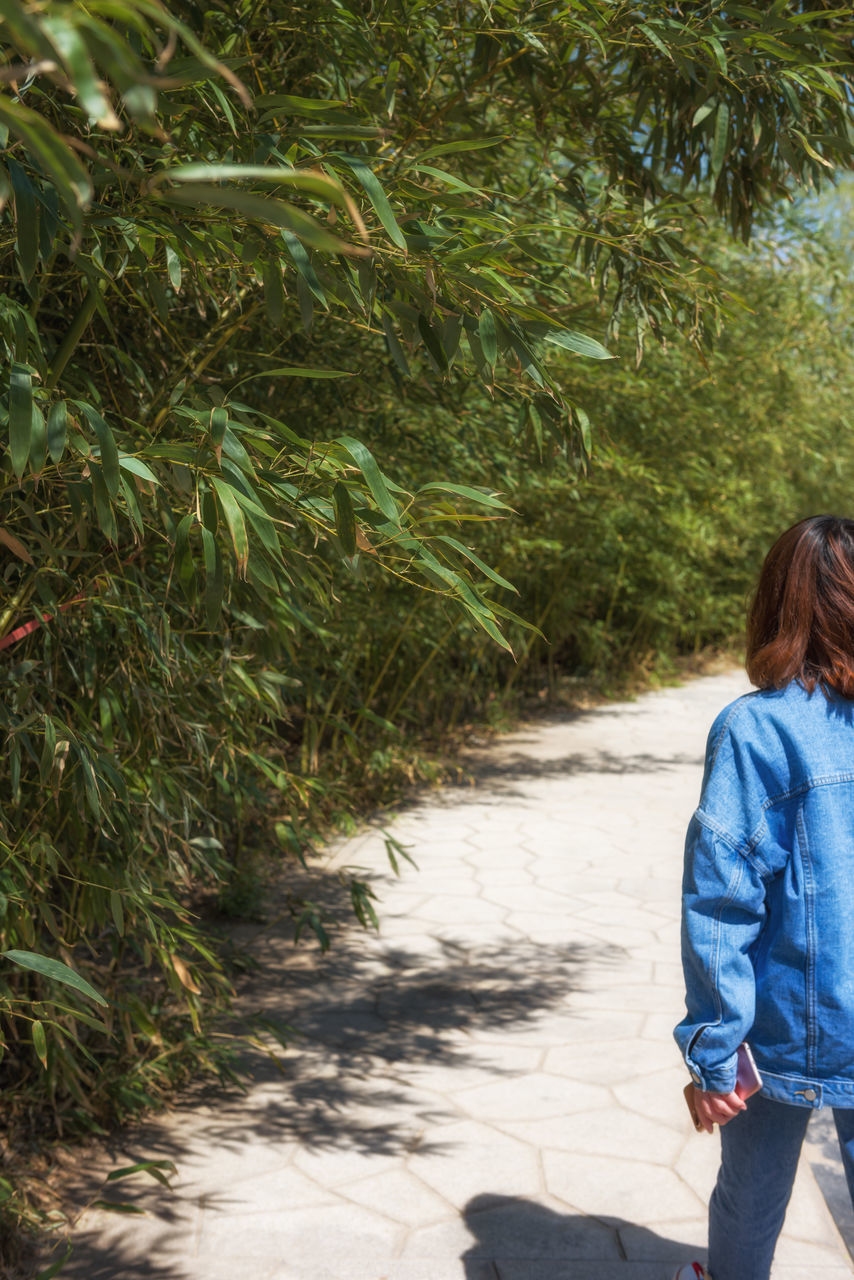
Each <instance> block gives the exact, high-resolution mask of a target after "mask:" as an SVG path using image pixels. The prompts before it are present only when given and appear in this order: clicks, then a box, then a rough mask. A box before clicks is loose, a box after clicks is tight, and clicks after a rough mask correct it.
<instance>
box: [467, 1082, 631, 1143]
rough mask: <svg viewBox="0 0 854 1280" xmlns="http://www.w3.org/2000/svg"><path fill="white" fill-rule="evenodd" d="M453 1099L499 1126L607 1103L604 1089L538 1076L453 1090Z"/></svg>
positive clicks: (480, 1117) (475, 1114)
mask: <svg viewBox="0 0 854 1280" xmlns="http://www.w3.org/2000/svg"><path fill="white" fill-rule="evenodd" d="M453 1096H454V1100H455V1102H456V1103H457V1106H459V1107H461V1108H463V1109H464V1110H465V1111H467V1112H468V1113H469V1114H470V1115H472V1116H476V1117H478V1118H479V1119H485V1120H495V1121H502V1122H503V1121H506V1120H517V1121H527V1120H538V1119H542V1118H545V1117H548V1116H562V1115H565V1114H566V1112H568V1111H584V1110H587V1109H589V1108H593V1107H602V1106H605V1105H606V1104H607V1103H608V1101H609V1098H608V1093H607V1091H606V1090H605V1089H600V1088H597V1087H596V1086H595V1085H589V1084H579V1083H578V1082H576V1081H572V1082H570V1081H567V1080H560V1079H558V1078H557V1077H556V1076H551V1075H545V1074H543V1073H538V1072H534V1073H531V1074H530V1075H526V1076H520V1077H517V1078H516V1079H508V1080H497V1081H496V1082H495V1083H494V1084H487V1085H481V1086H480V1087H476V1088H474V1089H460V1090H455V1091H454V1095H453ZM517 1136H519V1137H521V1136H523V1135H522V1134H517Z"/></svg>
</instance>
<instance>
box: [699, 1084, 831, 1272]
mask: <svg viewBox="0 0 854 1280" xmlns="http://www.w3.org/2000/svg"><path fill="white" fill-rule="evenodd" d="M810 1114H811V1109H810V1108H809V1107H793V1106H790V1105H789V1104H788V1103H785V1102H773V1101H772V1100H771V1099H770V1098H764V1097H763V1096H762V1094H759V1093H757V1094H755V1095H754V1097H752V1098H750V1099H749V1101H748V1103H747V1110H746V1111H743V1112H742V1113H741V1114H740V1115H738V1116H736V1117H735V1119H734V1120H730V1122H729V1124H726V1125H724V1126H723V1128H722V1129H721V1167H720V1171H719V1172H718V1181H717V1185H716V1186H715V1189H714V1191H713V1192H712V1198H711V1201H710V1202H709V1267H708V1269H709V1271H710V1273H711V1275H712V1277H713V1280H768V1277H769V1275H770V1274H771V1261H772V1259H773V1257H774V1248H775V1246H776V1244H777V1237H778V1236H779V1234H780V1231H781V1230H782V1227H783V1219H784V1217H785V1216H786V1206H787V1205H788V1203H789V1197H790V1196H791V1194H792V1183H793V1182H794V1180H795V1170H796V1169H797V1167H798V1156H799V1155H800V1151H801V1144H802V1143H803V1140H804V1134H805V1133H806V1128H807V1122H808V1120H809V1118H810ZM833 1118H834V1120H835V1121H836V1132H837V1136H838V1138H839V1146H840V1149H841V1151H842V1164H843V1167H844V1169H845V1177H846V1179H847V1182H848V1191H849V1194H850V1195H851V1199H852V1202H853V1203H854V1109H848V1108H844V1109H843V1108H840V1107H835V1108H834V1110H833Z"/></svg>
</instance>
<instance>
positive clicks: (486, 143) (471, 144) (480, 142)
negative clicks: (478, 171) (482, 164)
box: [413, 134, 507, 165]
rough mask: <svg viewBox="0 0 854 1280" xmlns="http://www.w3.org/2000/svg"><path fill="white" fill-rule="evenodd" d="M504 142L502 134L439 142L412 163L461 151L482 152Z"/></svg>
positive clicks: (504, 138)
mask: <svg viewBox="0 0 854 1280" xmlns="http://www.w3.org/2000/svg"><path fill="white" fill-rule="evenodd" d="M506 141H507V139H506V137H505V136H504V134H497V135H494V136H493V137H490V138H461V139H459V140H458V141H457V142H440V143H438V144H437V145H436V146H435V147H428V148H427V150H426V151H422V152H421V154H420V155H419V156H418V157H417V158H416V159H415V160H414V161H413V163H414V164H416V165H419V164H421V162H422V161H423V160H430V159H432V158H433V157H434V156H450V155H458V154H459V153H460V152H461V151H483V150H484V149H485V148H486V147H497V146H498V144H499V143H501V142H506Z"/></svg>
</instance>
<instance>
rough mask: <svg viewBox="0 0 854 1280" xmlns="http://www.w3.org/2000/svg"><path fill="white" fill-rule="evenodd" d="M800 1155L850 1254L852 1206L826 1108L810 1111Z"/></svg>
mask: <svg viewBox="0 0 854 1280" xmlns="http://www.w3.org/2000/svg"><path fill="white" fill-rule="evenodd" d="M804 1155H806V1156H807V1157H808V1159H809V1162H810V1168H811V1169H812V1172H813V1176H814V1177H815V1180H816V1182H817V1183H818V1186H819V1190H820V1191H821V1193H822V1195H823V1196H824V1198H825V1201H826V1203H827V1207H828V1209H829V1210H830V1212H831V1214H832V1215H833V1219H834V1221H835V1222H836V1226H837V1229H838V1231H839V1234H840V1235H841V1236H842V1239H843V1240H844V1242H845V1247H846V1248H847V1250H848V1252H849V1254H850V1255H851V1257H852V1258H854V1207H852V1204H851V1196H850V1194H849V1192H848V1183H847V1182H846V1179H845V1173H844V1171H843V1168H842V1163H841V1160H840V1154H839V1140H838V1138H837V1136H836V1125H835V1124H834V1123H833V1115H832V1112H831V1111H830V1109H829V1108H828V1109H824V1110H821V1111H814V1112H813V1114H812V1115H811V1116H810V1122H809V1125H808V1126H807V1139H806V1144H805V1150H804Z"/></svg>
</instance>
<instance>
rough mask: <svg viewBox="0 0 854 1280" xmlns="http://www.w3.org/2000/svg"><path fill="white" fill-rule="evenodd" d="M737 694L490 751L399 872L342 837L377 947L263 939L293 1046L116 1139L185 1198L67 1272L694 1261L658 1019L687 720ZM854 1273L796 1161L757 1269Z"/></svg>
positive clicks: (591, 1268) (502, 1270) (88, 1250)
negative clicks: (373, 893) (169, 1175)
mask: <svg viewBox="0 0 854 1280" xmlns="http://www.w3.org/2000/svg"><path fill="white" fill-rule="evenodd" d="M745 687H746V686H745V682H744V678H743V677H742V676H740V675H738V674H730V675H725V676H716V677H712V678H707V679H703V680H698V681H695V682H693V683H691V684H689V685H686V686H685V687H683V688H679V689H668V690H665V691H663V692H658V693H654V694H650V695H647V696H645V697H643V698H641V699H639V700H638V701H637V702H633V703H624V704H619V705H609V706H604V707H601V708H600V709H598V710H595V711H591V712H587V713H584V714H581V715H578V716H575V717H573V718H566V719H554V720H552V721H548V722H544V723H539V724H536V725H531V726H528V727H526V728H524V729H522V730H520V731H518V732H516V733H514V734H513V735H511V736H508V737H506V738H504V739H502V740H501V741H500V742H499V743H498V744H497V745H496V746H494V747H492V748H490V749H489V750H488V751H486V752H484V754H483V756H482V758H481V759H480V760H479V762H478V771H479V778H480V781H479V783H478V785H477V786H474V787H460V788H448V789H446V790H443V791H441V792H439V793H437V794H435V795H432V796H429V797H426V798H425V799H424V800H423V801H421V802H420V803H418V804H417V805H416V806H414V807H412V808H410V809H408V810H407V811H405V812H403V813H401V815H400V816H399V817H398V819H397V820H396V822H395V823H394V826H393V831H394V834H395V836H396V837H397V839H399V840H400V841H402V842H403V843H405V844H407V845H408V846H409V847H410V852H411V853H412V854H413V856H414V857H415V859H416V861H417V862H418V865H419V868H420V869H419V870H418V871H417V872H416V871H413V870H411V869H407V870H406V871H404V874H403V876H402V878H401V879H400V880H395V879H394V877H393V876H391V875H389V874H388V871H387V862H386V858H385V852H384V848H383V843H382V838H381V836H380V835H379V834H378V833H377V832H374V831H369V832H368V833H366V834H364V835H362V836H360V837H358V838H356V839H353V840H350V841H347V842H346V843H342V844H341V845H340V846H339V847H338V848H337V850H336V852H335V855H334V864H333V865H343V864H347V865H353V864H356V865H359V866H361V867H365V868H367V869H369V870H370V871H371V872H372V873H373V874H375V875H376V877H377V884H378V887H379V889H380V893H381V897H382V899H383V902H382V909H381V918H382V931H381V934H380V936H379V937H378V938H372V937H366V936H364V935H361V934H359V935H355V934H354V935H352V936H351V937H350V938H349V940H348V941H346V942H344V943H341V944H339V945H338V946H337V947H336V949H335V950H334V952H333V953H331V954H330V955H329V956H328V957H326V958H323V959H318V958H317V957H316V956H315V955H314V954H313V953H312V952H308V951H304V952H303V953H301V956H300V957H299V959H298V962H297V964H296V965H294V964H293V963H292V957H290V953H289V947H290V944H289V943H288V942H286V940H285V938H284V935H283V936H282V937H276V936H273V935H272V934H271V933H270V932H269V931H266V932H262V933H260V934H259V935H258V939H257V940H256V943H255V950H256V954H257V955H258V957H259V959H261V960H262V961H263V963H264V969H263V971H262V973H261V975H260V976H259V977H257V978H256V979H253V985H252V992H251V1002H252V1004H253V1007H257V1006H258V1005H259V1003H262V1004H264V1005H265V1006H266V1007H268V1008H269V1010H270V1011H271V1012H273V1011H275V1012H276V1013H277V1014H280V1015H284V1016H286V1017H288V1018H289V1019H290V1020H291V1021H292V1023H293V1024H294V1025H295V1027H297V1028H298V1029H299V1030H300V1031H301V1032H302V1033H303V1035H304V1037H305V1038H304V1040H303V1041H302V1043H300V1044H299V1045H297V1046H295V1047H294V1049H293V1051H292V1052H291V1053H290V1054H289V1055H287V1057H288V1061H287V1072H286V1074H285V1075H284V1076H282V1075H280V1074H278V1073H277V1072H276V1071H275V1070H274V1069H273V1068H272V1066H265V1065H264V1064H263V1063H262V1062H259V1064H258V1068H257V1071H256V1073H255V1080H254V1083H253V1084H252V1086H251V1087H250V1089H249V1091H248V1093H247V1094H246V1095H245V1096H240V1095H237V1094H231V1095H229V1096H228V1097H226V1098H223V1099H216V1100H213V1101H211V1100H208V1101H206V1102H205V1103H204V1105H194V1106H188V1107H186V1108H183V1109H180V1110H177V1111H176V1112H174V1113H173V1114H171V1115H170V1116H169V1117H167V1118H166V1119H165V1120H164V1121H163V1122H162V1123H160V1124H159V1125H156V1126H152V1127H150V1128H149V1130H148V1131H147V1134H146V1135H145V1139H144V1141H145V1145H144V1147H143V1139H141V1138H140V1137H139V1136H137V1137H136V1138H135V1139H133V1140H132V1141H130V1142H129V1145H128V1146H127V1147H126V1148H125V1151H124V1154H125V1155H127V1156H129V1157H131V1158H134V1159H139V1158H141V1156H142V1155H143V1154H147V1155H149V1156H151V1157H160V1158H169V1159H173V1160H174V1161H175V1162H176V1164H177V1165H178V1168H179V1178H178V1180H177V1189H176V1193H175V1194H174V1195H173V1196H172V1197H169V1196H164V1195H163V1193H162V1192H160V1191H156V1192H154V1191H153V1192H152V1193H151V1195H150V1196H149V1195H148V1193H147V1192H146V1193H145V1194H144V1195H142V1194H141V1195H140V1202H141V1203H145V1204H147V1205H148V1206H149V1207H150V1209H151V1212H150V1214H149V1216H147V1217H145V1218H127V1217H121V1218H119V1217H116V1216H111V1215H107V1214H104V1213H98V1212H92V1213H89V1214H88V1216H87V1217H86V1218H85V1219H84V1221H83V1223H82V1225H81V1230H80V1231H79V1233H78V1244H77V1251H76V1254H75V1257H74V1259H73V1260H72V1263H71V1264H70V1266H69V1268H68V1272H67V1274H68V1275H69V1276H73V1277H79V1278H80V1280H83V1278H84V1277H85V1280H107V1278H108V1277H109V1278H111V1280H112V1278H114V1277H115V1278H116V1280H118V1278H119V1277H121V1278H122V1280H142V1277H150V1278H151V1280H242V1278H243V1277H247V1278H249V1277H251V1280H381V1278H382V1280H612V1278H614V1280H616V1278H625V1280H669V1277H670V1275H671V1274H672V1270H673V1269H674V1268H675V1264H676V1262H680V1261H685V1260H687V1259H690V1258H691V1257H693V1256H696V1255H697V1253H698V1251H701V1250H702V1246H703V1242H704V1235H705V1200H706V1197H707V1195H708V1192H709V1190H710V1186H711V1181H712V1178H713V1176H714V1171H715V1166H716V1147H717V1139H716V1138H715V1139H711V1138H707V1137H705V1136H698V1135H695V1134H694V1132H693V1130H692V1129H691V1126H690V1122H689V1120H688V1117H687V1113H686V1112H685V1109H684V1103H683V1100H682V1097H681V1088H682V1084H683V1083H684V1071H683V1068H682V1067H681V1064H680V1062H679V1060H678V1056H677V1053H676V1050H675V1047H674V1045H673V1042H672V1040H671V1034H670V1033H671V1027H672V1025H673V1023H674V1022H675V1021H676V1020H677V1018H678V1017H679V1015H680V1011H681V1007H682V990H681V975H680V969H679V963H678V960H679V955H678V914H679V879H680V870H681V848H682V838H683V832H684V828H685V825H686V823H687V819H688V817H689V815H690V812H691V810H692V808H693V806H694V804H695V802H696V797H697V793H698V788H699V781H700V768H701V759H702V752H703V745H704V740H705V734H706V730H707V728H708V725H709V724H710V722H711V720H712V718H713V716H714V714H715V713H716V711H717V710H718V709H719V708H720V707H721V706H722V705H723V704H724V703H725V702H727V701H728V700H730V699H731V698H733V697H735V696H736V695H737V694H738V693H740V692H742V691H743V690H744V688H745ZM286 959H287V964H286ZM249 999H250V997H249V996H247V1000H249ZM828 1176H829V1177H830V1176H831V1175H828ZM123 1194H125V1192H124V1191H123ZM851 1274H852V1269H851V1266H850V1264H849V1262H848V1260H847V1255H846V1253H845V1250H844V1248H843V1246H842V1242H841V1240H840V1237H839V1235H838V1233H837V1231H836V1228H835V1227H834V1225H833V1222H832V1219H831V1218H830V1215H829V1213H828V1211H827V1209H826V1207H825V1204H824V1200H823V1199H822V1196H821V1194H820V1192H819V1191H818V1188H817V1185H816V1183H815V1181H814V1179H813V1177H812V1175H811V1173H810V1171H809V1168H808V1166H806V1164H804V1165H802V1170H801V1174H800V1175H799V1182H798V1184H797V1188H796V1194H795V1199H794V1201H793V1204H792V1207H791V1209H790V1214H789V1220H788V1224H787V1229H786V1233H785V1237H784V1241H783V1243H782V1245H781V1247H780V1250H779V1255H778V1265H777V1268H776V1271H775V1276H776V1277H778V1280H812V1278H813V1277H814V1278H815V1280H818V1277H819V1276H820V1277H821V1278H822V1280H828V1278H831V1280H832V1278H837V1277H838V1278H839V1280H841V1277H844V1276H850V1275H851Z"/></svg>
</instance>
